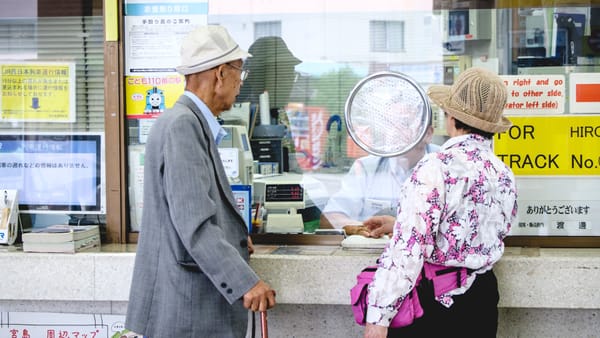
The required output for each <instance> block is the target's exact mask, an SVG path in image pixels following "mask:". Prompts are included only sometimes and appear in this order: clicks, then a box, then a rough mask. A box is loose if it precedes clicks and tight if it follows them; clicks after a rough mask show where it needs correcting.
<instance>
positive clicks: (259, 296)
mask: <svg viewBox="0 0 600 338" xmlns="http://www.w3.org/2000/svg"><path fill="white" fill-rule="evenodd" d="M243 301H244V307H245V308H246V309H248V310H250V311H253V312H256V311H260V312H262V311H267V309H270V308H272V307H274V306H275V290H273V289H271V287H270V286H269V284H267V283H265V282H263V281H262V280H259V281H258V283H256V285H254V286H253V287H252V289H250V290H249V291H248V292H246V293H245V294H244V297H243Z"/></svg>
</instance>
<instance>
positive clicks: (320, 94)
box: [307, 66, 361, 117]
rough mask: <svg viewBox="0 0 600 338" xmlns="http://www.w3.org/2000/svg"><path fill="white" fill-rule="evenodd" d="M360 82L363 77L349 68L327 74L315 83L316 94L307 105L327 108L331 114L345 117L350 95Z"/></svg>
mask: <svg viewBox="0 0 600 338" xmlns="http://www.w3.org/2000/svg"><path fill="white" fill-rule="evenodd" d="M360 80H361V77H360V76H358V75H357V74H356V73H354V71H353V70H352V68H351V67H349V66H347V67H344V68H340V69H339V70H334V71H330V72H327V73H325V74H323V75H321V76H320V77H318V78H317V79H315V81H314V82H313V90H314V93H315V94H314V95H312V97H311V98H310V99H309V102H307V104H308V105H309V106H319V107H326V108H327V111H328V112H329V113H330V114H332V115H333V114H338V115H340V116H342V117H343V115H344V105H345V103H346V99H347V98H348V94H350V91H351V90H352V88H354V86H355V85H356V84H357V83H358V81H360Z"/></svg>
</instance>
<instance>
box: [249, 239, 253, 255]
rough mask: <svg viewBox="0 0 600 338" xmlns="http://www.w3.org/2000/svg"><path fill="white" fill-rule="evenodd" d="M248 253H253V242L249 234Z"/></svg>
mask: <svg viewBox="0 0 600 338" xmlns="http://www.w3.org/2000/svg"><path fill="white" fill-rule="evenodd" d="M248 253H249V254H251V255H252V254H253V253H254V244H253V243H252V238H250V236H248Z"/></svg>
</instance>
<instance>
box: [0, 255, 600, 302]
mask: <svg viewBox="0 0 600 338" xmlns="http://www.w3.org/2000/svg"><path fill="white" fill-rule="evenodd" d="M377 256H378V255H377V254H376V253H374V252H350V251H345V250H342V249H341V248H339V247H334V246H281V247H277V246H262V245H259V246H257V247H256V253H255V254H254V255H253V256H252V258H251V265H252V267H253V268H254V269H255V270H256V272H257V273H258V274H259V275H260V276H261V277H262V278H264V279H265V280H266V281H267V282H268V283H270V284H271V285H272V286H273V288H275V289H276V290H277V300H278V302H279V303H281V304H333V305H346V304H348V291H349V289H350V288H351V287H352V285H353V283H354V280H355V276H356V274H357V273H358V272H359V271H360V269H361V268H362V267H364V266H366V265H368V264H373V263H374V261H375V259H376V258H377ZM134 258H135V245H105V246H103V247H102V250H101V251H100V252H82V253H77V254H43V253H23V252H22V251H16V250H11V249H7V248H6V247H5V248H3V250H2V251H0V271H2V283H0V300H40V301H41V300H49V301H50V300H60V301H88V302H89V301H92V302H95V301H114V302H126V301H127V299H128V295H129V287H130V282H131V273H132V270H133V263H134ZM495 271H496V275H497V276H498V280H499V287H500V305H499V306H500V307H504V308H562V309H600V293H598V292H597V290H598V289H599V288H600V249H536V248H516V247H510V248H507V250H506V253H505V255H504V257H503V258H502V260H501V261H500V262H499V263H498V265H497V266H496V268H495Z"/></svg>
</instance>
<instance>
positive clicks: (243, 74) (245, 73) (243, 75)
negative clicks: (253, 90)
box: [226, 63, 249, 81]
mask: <svg viewBox="0 0 600 338" xmlns="http://www.w3.org/2000/svg"><path fill="white" fill-rule="evenodd" d="M226 65H228V66H229V67H231V68H233V69H237V70H239V71H240V79H241V80H242V81H246V79H247V78H248V73H249V71H248V70H247V69H244V68H241V67H238V66H234V65H232V64H231V63H226Z"/></svg>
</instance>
